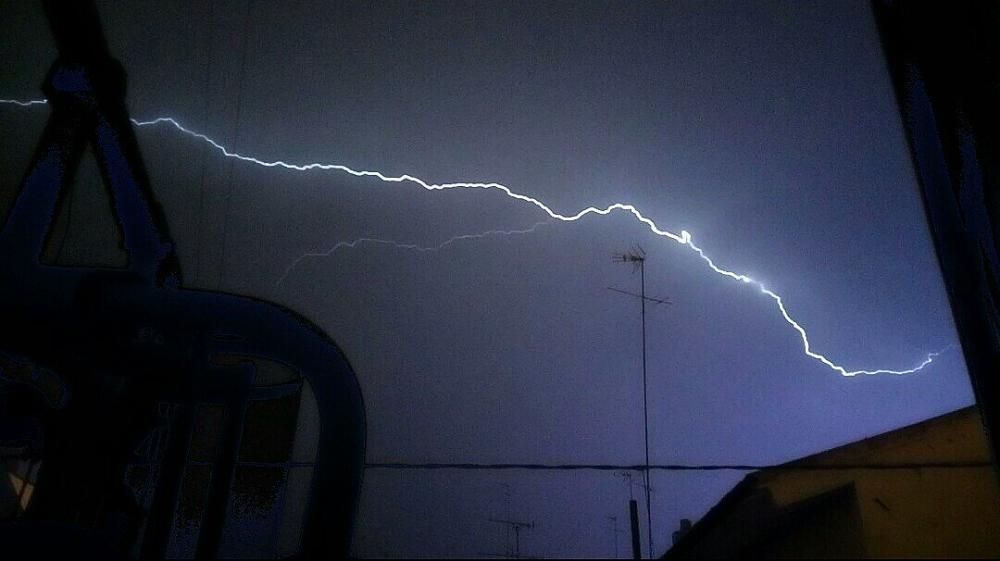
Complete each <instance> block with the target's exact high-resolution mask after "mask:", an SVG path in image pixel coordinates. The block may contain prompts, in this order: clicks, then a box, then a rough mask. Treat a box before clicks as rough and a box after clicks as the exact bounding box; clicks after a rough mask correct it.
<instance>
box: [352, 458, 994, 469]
mask: <svg viewBox="0 0 1000 561" xmlns="http://www.w3.org/2000/svg"><path fill="white" fill-rule="evenodd" d="M648 467H649V469H651V470H659V471H760V470H765V469H769V470H783V471H846V470H893V469H896V470H899V469H903V470H905V469H969V468H984V467H993V464H992V463H990V462H988V461H985V460H984V461H967V462H886V463H851V464H650V465H649V466H648ZM365 468H366V469H398V470H443V469H454V470H481V471H488V470H533V471H583V470H595V471H617V470H629V471H644V470H646V468H647V466H646V464H636V465H616V464H478V463H406V462H373V463H369V464H365Z"/></svg>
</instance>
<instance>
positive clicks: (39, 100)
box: [0, 99, 49, 107]
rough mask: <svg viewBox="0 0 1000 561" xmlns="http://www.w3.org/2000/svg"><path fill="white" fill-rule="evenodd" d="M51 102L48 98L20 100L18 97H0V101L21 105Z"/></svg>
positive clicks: (28, 105) (27, 105)
mask: <svg viewBox="0 0 1000 561" xmlns="http://www.w3.org/2000/svg"><path fill="white" fill-rule="evenodd" d="M48 102H49V100H47V99H29V100H28V101H18V100H16V99H0V103H6V104H8V105H19V106H21V107H31V106H32V105H45V104H47V103H48Z"/></svg>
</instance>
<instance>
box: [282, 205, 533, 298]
mask: <svg viewBox="0 0 1000 561" xmlns="http://www.w3.org/2000/svg"><path fill="white" fill-rule="evenodd" d="M549 222H550V221H548V220H546V221H544V222H536V223H535V225H534V226H532V227H530V228H525V229H523V230H487V231H486V232H481V233H479V234H462V235H460V236H455V237H452V238H449V239H447V240H445V241H443V242H441V243H439V244H437V245H432V246H420V245H417V244H412V243H399V242H395V241H392V240H383V239H379V238H357V239H355V240H351V241H349V242H337V243H336V244H335V245H334V246H333V247H331V248H330V249H328V250H326V251H321V252H318V253H304V254H302V255H300V256H299V257H298V258H297V259H296V260H295V261H293V262H292V264H291V265H289V266H288V268H287V269H285V272H284V273H282V275H281V277H280V278H279V279H278V282H276V283H275V284H276V285H280V284H281V283H282V282H283V281H284V280H285V279H286V278H287V277H288V275H289V273H291V272H292V270H293V269H295V267H296V266H298V264H299V263H301V262H302V261H303V260H305V259H308V258H310V257H329V256H331V255H333V253H334V252H336V251H337V250H338V249H343V248H354V247H357V246H358V245H361V244H379V245H390V246H392V247H395V248H397V249H408V250H414V251H420V252H424V253H427V252H434V251H440V250H442V249H444V248H446V247H448V246H449V245H451V244H453V243H455V242H458V241H463V240H478V239H482V238H486V237H489V236H513V235H518V234H530V233H532V232H534V231H535V230H536V229H537V228H538V227H539V226H544V225H545V224H548V223H549Z"/></svg>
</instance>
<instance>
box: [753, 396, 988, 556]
mask: <svg viewBox="0 0 1000 561" xmlns="http://www.w3.org/2000/svg"><path fill="white" fill-rule="evenodd" d="M989 460H990V457H989V452H988V445H987V442H986V438H985V435H984V433H983V429H982V425H981V423H980V418H979V414H978V412H977V411H976V410H975V409H974V408H968V409H963V410H961V411H958V412H955V413H952V414H949V415H945V416H943V417H938V418H936V419H932V420H930V421H927V422H925V423H921V424H918V425H914V426H912V427H907V428H903V429H900V430H898V431H894V432H891V433H887V434H884V435H880V436H877V437H875V438H872V439H868V440H864V441H861V442H857V443H854V444H850V445H847V446H844V447H841V448H837V449H834V450H831V451H829V452H825V453H822V454H818V455H816V456H812V457H810V458H806V459H804V460H801V461H799V462H795V464H817V465H822V464H886V463H894V464H898V463H907V464H911V463H928V462H989ZM850 482H854V484H855V490H856V493H857V498H858V506H859V510H860V512H861V518H862V524H863V534H864V542H865V549H866V551H867V553H868V555H870V556H874V557H880V556H894V557H897V556H916V557H927V556H956V555H958V556H993V557H1000V484H998V478H997V473H996V472H995V470H994V468H993V467H992V466H989V465H987V466H979V467H963V468H940V467H924V468H919V469H912V468H906V469H892V470H870V469H857V470H855V469H852V470H845V471H805V470H789V471H785V470H769V471H766V472H761V473H760V474H759V485H760V486H762V487H766V488H768V489H769V490H770V491H771V493H772V494H773V496H774V499H775V501H776V502H777V503H778V505H786V504H789V503H793V502H796V501H799V500H802V499H805V498H808V497H811V496H815V495H817V494H819V493H822V492H824V491H827V490H831V489H834V488H836V487H839V486H841V485H844V484H847V483H850Z"/></svg>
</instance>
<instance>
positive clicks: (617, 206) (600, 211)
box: [0, 100, 945, 376]
mask: <svg viewBox="0 0 1000 561" xmlns="http://www.w3.org/2000/svg"><path fill="white" fill-rule="evenodd" d="M0 103H12V104H16V105H19V106H22V107H25V106H30V105H35V104H44V103H46V100H32V101H26V102H25V101H15V100H0ZM132 122H133V123H135V125H136V126H139V127H147V126H156V125H169V126H171V127H173V128H175V129H176V130H178V131H180V132H182V133H184V134H186V135H188V136H191V137H193V138H196V139H198V140H201V141H203V142H205V143H207V144H208V145H209V146H211V147H212V148H214V149H215V150H217V151H218V152H220V153H221V154H222V155H223V156H225V157H227V158H234V159H237V160H240V161H243V162H247V163H251V164H255V165H258V166H262V167H268V168H283V169H287V170H292V171H301V172H305V171H339V172H343V173H347V174H350V175H353V176H355V177H374V178H377V179H379V180H380V181H383V182H387V183H414V184H416V185H418V186H420V187H422V188H423V189H425V190H427V191H440V190H445V189H495V190H497V191H500V192H502V193H503V194H504V195H506V196H507V197H509V198H511V199H515V200H518V201H521V202H525V203H528V204H531V205H534V206H535V207H537V208H538V209H539V210H541V211H542V212H544V213H545V214H547V215H548V216H549V217H550V218H553V219H555V220H559V221H562V222H575V221H577V220H580V219H581V218H583V217H585V216H587V215H590V214H595V215H601V216H606V215H608V214H611V213H612V212H614V211H616V210H620V211H623V212H627V213H629V214H631V215H632V216H633V217H635V219H636V220H638V221H639V222H641V223H642V224H644V225H645V226H646V227H647V228H649V231H650V232H652V233H653V234H656V235H657V236H660V237H663V238H668V239H670V240H673V241H675V242H677V243H678V244H680V245H682V246H685V247H687V248H688V249H690V250H691V251H693V252H695V253H696V254H697V255H698V257H700V258H701V259H702V261H704V262H705V263H706V264H707V265H708V267H709V269H711V270H712V271H713V272H715V273H717V274H719V275H722V276H725V277H729V278H731V279H733V280H737V281H740V282H743V283H745V284H750V285H753V286H754V287H755V288H757V289H758V290H760V292H761V293H762V294H764V295H765V296H767V297H768V298H770V299H772V300H773V301H774V303H775V304H776V305H777V307H778V311H779V312H780V313H781V317H782V318H783V319H784V320H785V323H787V324H788V325H790V326H791V327H792V329H794V330H795V331H796V332H797V333H798V335H799V339H801V341H802V351H803V353H804V354H805V355H806V356H808V357H809V358H812V359H814V360H816V361H818V362H820V363H822V364H823V365H824V366H826V367H827V368H829V369H831V370H833V371H834V372H837V373H838V374H840V375H841V376H857V375H859V374H867V375H874V374H912V373H914V372H918V371H920V370H923V369H924V368H925V367H926V366H927V365H929V364H931V363H932V362H934V359H935V358H937V357H938V356H939V355H940V354H941V353H943V352H945V351H944V350H942V351H938V352H933V353H928V354H927V356H926V358H924V360H923V361H921V362H920V363H919V364H917V365H916V366H914V367H912V368H906V369H902V370H893V369H888V368H879V369H875V370H863V369H861V370H848V369H847V368H845V367H843V366H841V365H839V364H837V363H835V362H833V361H832V360H830V359H829V358H827V357H826V356H824V355H822V354H820V353H818V352H816V351H814V350H813V348H812V345H811V344H810V342H809V335H808V334H807V333H806V330H805V328H804V327H802V325H801V324H799V322H797V321H795V319H794V318H792V316H791V315H790V314H789V313H788V310H787V308H786V307H785V303H784V301H783V300H782V299H781V296H779V295H778V294H777V293H775V292H773V291H771V290H770V289H768V288H766V287H764V285H763V284H761V283H760V282H759V281H756V280H754V279H753V278H751V277H749V276H747V275H744V274H740V273H735V272H733V271H729V270H727V269H723V268H722V267H719V266H718V265H716V264H715V262H714V261H713V260H712V259H711V258H710V257H709V256H708V255H706V254H705V252H704V251H703V250H702V249H701V248H700V247H698V246H696V245H695V244H694V242H693V241H691V234H690V233H688V232H687V231H686V230H681V231H680V233H673V232H670V231H667V230H663V229H661V228H660V227H659V226H657V225H656V223H655V222H653V221H652V220H651V219H649V218H647V217H646V216H644V215H643V214H642V213H641V212H640V211H639V209H637V208H636V207H635V206H633V205H631V204H628V203H614V204H612V205H609V206H606V207H604V208H598V207H594V206H589V207H586V208H584V209H583V210H580V211H579V212H576V213H575V214H561V213H558V212H556V211H554V210H552V209H551V208H549V207H548V206H547V205H546V204H545V203H543V202H542V201H540V200H538V199H536V198H534V197H531V196H529V195H524V194H521V193H516V192H514V191H512V190H511V189H510V188H509V187H507V186H506V185H503V184H501V183H494V182H490V183H469V182H456V183H428V182H426V181H424V180H423V179H420V178H419V177H414V176H412V175H407V174H404V175H396V176H393V175H386V174H384V173H382V172H380V171H370V170H355V169H353V168H350V167H348V166H345V165H342V164H329V163H321V162H314V163H308V164H293V163H288V162H285V161H282V160H271V161H269V160H261V159H259V158H255V157H252V156H245V155H243V154H239V153H237V152H232V151H230V150H229V149H228V148H226V147H225V146H223V145H222V144H219V143H218V142H216V141H215V140H213V139H211V138H210V137H208V136H207V135H204V134H202V133H199V132H196V131H193V130H191V129H188V128H186V127H184V126H183V125H181V124H180V123H179V122H178V121H177V120H176V119H174V118H172V117H158V118H156V119H151V120H146V121H140V120H137V119H132ZM484 235H485V234H484ZM367 241H368V242H370V243H392V242H389V241H388V240H375V239H367ZM342 243H346V244H354V245H356V244H357V243H361V241H360V240H354V241H353V242H342ZM338 245H339V244H338ZM400 245H406V244H400ZM337 247H338V246H334V248H332V249H331V250H330V251H329V253H332V252H333V251H335V250H336V249H337ZM340 247H345V246H344V245H341V246H340ZM350 247H353V245H350ZM413 249H416V248H415V247H414V248H413ZM300 260H301V258H300ZM290 270H291V268H289V270H288V271H286V272H285V275H287V273H288V272H289V271H290ZM282 278H284V276H283V277H282Z"/></svg>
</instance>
